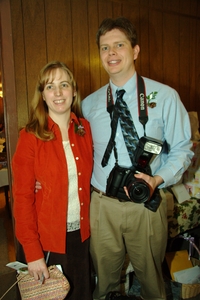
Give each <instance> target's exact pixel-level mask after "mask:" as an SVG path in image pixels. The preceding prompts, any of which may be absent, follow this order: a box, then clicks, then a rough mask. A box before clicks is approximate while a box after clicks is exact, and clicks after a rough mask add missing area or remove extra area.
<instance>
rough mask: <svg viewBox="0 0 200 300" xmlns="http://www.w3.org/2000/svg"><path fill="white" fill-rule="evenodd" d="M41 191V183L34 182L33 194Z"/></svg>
mask: <svg viewBox="0 0 200 300" xmlns="http://www.w3.org/2000/svg"><path fill="white" fill-rule="evenodd" d="M41 189H42V186H41V183H40V182H39V181H36V182H35V193H37V192H38V190H41Z"/></svg>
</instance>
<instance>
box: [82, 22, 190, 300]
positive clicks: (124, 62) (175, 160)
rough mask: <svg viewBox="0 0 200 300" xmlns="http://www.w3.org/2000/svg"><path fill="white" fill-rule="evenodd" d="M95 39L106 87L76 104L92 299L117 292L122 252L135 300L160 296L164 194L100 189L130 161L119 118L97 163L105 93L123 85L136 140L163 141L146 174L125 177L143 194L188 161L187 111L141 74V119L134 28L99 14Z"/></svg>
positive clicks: (172, 178) (104, 133)
mask: <svg viewBox="0 0 200 300" xmlns="http://www.w3.org/2000/svg"><path fill="white" fill-rule="evenodd" d="M97 45H98V47H99V51H100V57H101V61H102V64H103V67H104V69H105V70H106V71H107V73H108V75H109V77H110V80H109V85H108V84H107V85H106V86H104V87H102V88H100V89H99V90H98V91H96V92H95V93H93V94H91V95H89V96H88V97H87V98H86V99H85V100H84V101H83V103H82V108H83V114H84V117H85V118H86V119H87V120H88V121H89V122H90V125H91V130H92V136H93V143H94V169H93V175H92V180H91V184H92V186H93V192H92V196H91V207H90V225H91V244H90V251H91V255H92V259H93V263H94V268H95V271H96V274H97V285H96V288H95V291H94V299H104V298H105V296H106V294H107V293H109V292H110V291H116V290H118V287H119V283H120V273H121V269H122V266H123V263H124V258H125V254H126V252H127V253H128V255H129V258H130V261H131V263H132V265H133V268H134V271H135V274H136V276H137V278H138V280H139V282H140V284H141V297H142V298H141V299H146V300H147V299H148V300H160V299H166V295H165V287H164V282H163V279H162V269H161V265H162V262H163V259H164V255H165V249H166V243H167V211H166V210H167V209H166V202H165V199H164V198H163V199H162V201H161V203H160V204H159V202H158V203H157V207H156V208H155V209H154V210H152V209H151V208H148V207H146V206H145V205H144V203H135V202H134V199H131V200H132V201H129V200H130V195H128V190H127V188H125V189H124V194H125V192H126V195H128V197H127V198H126V196H125V197H124V196H123V199H126V200H122V199H120V197H117V196H116V197H115V196H113V195H112V193H111V195H110V193H109V195H110V196H107V195H106V186H107V179H108V177H109V174H110V172H111V170H112V169H113V167H114V166H115V165H116V163H117V164H118V165H119V166H123V167H126V168H127V169H129V168H131V166H132V165H133V164H132V160H131V158H130V155H129V153H128V150H127V147H126V144H125V140H124V138H123V133H122V128H121V125H120V122H118V125H117V129H116V134H114V143H113V144H114V148H113V150H112V152H111V154H110V156H109V155H108V159H107V161H106V162H105V163H103V161H102V160H103V158H105V156H104V153H105V151H106V149H107V146H108V143H109V140H110V138H111V132H112V130H113V129H111V125H112V122H111V120H113V118H114V116H113V115H114V108H113V106H112V105H111V106H112V108H113V110H112V111H111V113H109V112H110V110H109V106H110V102H109V101H110V100H112V98H113V101H114V102H115V101H116V98H117V96H116V92H117V91H118V90H121V89H123V90H125V93H124V95H123V100H124V101H125V102H126V103H127V105H128V108H129V110H130V113H131V116H132V119H133V122H134V126H135V129H136V132H137V133H136V136H138V138H141V137H143V136H145V135H146V136H147V137H150V139H151V138H152V139H156V140H158V141H161V142H163V143H165V144H166V145H167V147H168V151H166V150H165V151H164V150H163V152H162V153H160V154H158V155H156V157H155V159H154V160H153V161H152V163H151V164H150V167H151V172H152V175H153V176H150V175H149V173H148V174H146V173H145V172H144V173H143V172H142V171H141V170H140V173H139V174H135V175H133V179H134V178H135V179H134V180H138V181H139V180H140V179H143V180H144V181H145V182H146V185H147V187H149V190H150V195H151V196H152V194H154V191H156V190H157V187H158V188H159V189H161V188H163V187H167V186H170V185H172V184H175V183H176V182H178V181H179V180H180V179H181V175H182V174H183V172H184V171H185V170H186V169H187V167H188V166H189V164H190V161H191V158H192V155H193V153H192V152H191V151H190V147H191V143H190V123H189V118H188V114H187V112H186V110H185V108H184V106H183V104H182V103H181V101H180V98H179V95H178V94H177V92H176V91H175V90H174V89H172V88H170V87H168V86H166V85H163V84H161V83H158V82H155V81H153V80H150V79H147V78H143V80H144V84H145V90H146V100H147V102H148V109H147V110H148V121H147V122H146V124H145V125H144V124H141V122H140V121H139V116H138V96H137V91H138V88H139V87H138V86H137V80H138V79H137V73H136V69H135V60H136V59H137V57H138V55H139V52H140V48H139V45H138V44H137V35H136V30H135V28H134V26H133V25H132V24H131V22H130V21H129V20H127V19H126V18H123V17H121V18H117V19H116V20H112V19H105V20H104V21H103V22H102V24H101V25H100V27H99V30H98V32H97ZM108 86H109V87H110V90H108ZM109 93H110V94H109ZM109 95H110V96H109ZM107 107H108V111H107ZM115 111H117V110H116V109H115ZM139 111H140V110H139ZM132 152H134V151H132ZM134 176H135V177H134ZM125 186H126V185H125ZM162 194H163V193H162ZM153 196H155V195H153ZM148 203H150V201H149V200H148ZM110 295H112V294H110ZM110 299H117V297H116V298H115V297H114V298H112V297H110Z"/></svg>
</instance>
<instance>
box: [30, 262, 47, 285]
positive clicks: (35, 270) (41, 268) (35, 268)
mask: <svg viewBox="0 0 200 300" xmlns="http://www.w3.org/2000/svg"><path fill="white" fill-rule="evenodd" d="M28 271H29V274H30V275H31V276H33V277H34V278H35V280H41V282H42V280H43V276H44V278H49V272H48V269H47V265H46V263H45V260H44V258H41V259H38V260H35V261H32V262H29V263H28Z"/></svg>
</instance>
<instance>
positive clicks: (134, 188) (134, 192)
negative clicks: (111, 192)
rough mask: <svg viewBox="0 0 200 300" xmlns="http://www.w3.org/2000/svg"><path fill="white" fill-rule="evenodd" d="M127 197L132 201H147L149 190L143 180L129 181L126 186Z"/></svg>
mask: <svg viewBox="0 0 200 300" xmlns="http://www.w3.org/2000/svg"><path fill="white" fill-rule="evenodd" d="M127 190H128V193H129V197H130V199H131V200H132V201H133V202H136V203H143V202H146V201H148V199H149V197H150V190H149V187H148V185H147V184H146V182H145V181H144V180H138V179H137V180H136V181H133V182H131V184H130V185H129V186H128V187H127Z"/></svg>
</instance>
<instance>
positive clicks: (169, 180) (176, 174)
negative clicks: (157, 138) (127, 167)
mask: <svg viewBox="0 0 200 300" xmlns="http://www.w3.org/2000/svg"><path fill="white" fill-rule="evenodd" d="M162 115H163V140H165V142H166V144H167V150H165V151H164V152H163V153H162V154H161V157H160V159H159V160H160V162H159V165H158V161H157V165H156V163H155V166H154V170H155V171H154V172H153V173H154V175H159V176H161V177H162V178H163V180H164V183H163V184H162V185H160V188H162V187H167V186H170V185H173V184H176V183H177V182H179V181H180V180H181V177H182V175H183V173H184V171H185V170H186V169H187V168H188V167H189V165H190V163H191V159H192V157H193V152H192V151H191V147H192V142H191V127H190V120H189V116H188V113H187V111H186V109H185V107H184V105H183V104H182V102H181V100H180V98H179V95H178V93H177V92H176V91H175V90H173V89H171V90H170V99H169V100H168V101H165V103H164V105H163V110H162Z"/></svg>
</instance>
